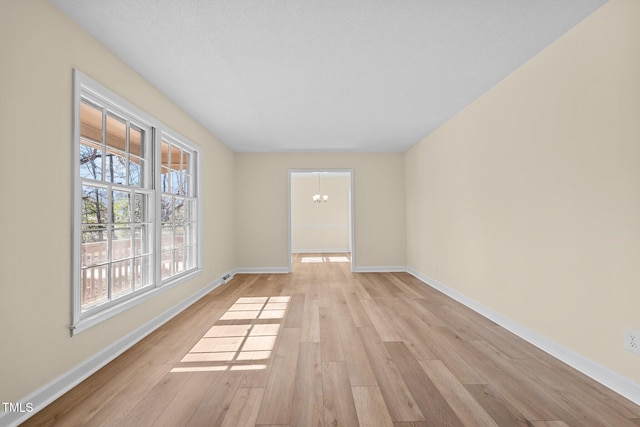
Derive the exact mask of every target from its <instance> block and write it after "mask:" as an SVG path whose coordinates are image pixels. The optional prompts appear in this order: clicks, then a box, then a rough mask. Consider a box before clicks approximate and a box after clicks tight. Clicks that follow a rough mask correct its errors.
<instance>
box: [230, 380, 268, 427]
mask: <svg viewBox="0 0 640 427" xmlns="http://www.w3.org/2000/svg"><path fill="white" fill-rule="evenodd" d="M263 395H264V389H263V388H240V389H238V391H236V394H235V396H234V397H233V400H232V401H231V405H229V410H228V411H227V414H226V416H225V417H224V420H223V421H222V425H221V427H253V426H255V425H256V421H257V420H258V412H259V411H260V404H261V403H262V396H263Z"/></svg>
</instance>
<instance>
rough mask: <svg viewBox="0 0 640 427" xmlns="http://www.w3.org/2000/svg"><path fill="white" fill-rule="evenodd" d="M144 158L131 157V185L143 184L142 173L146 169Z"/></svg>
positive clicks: (138, 185)
mask: <svg viewBox="0 0 640 427" xmlns="http://www.w3.org/2000/svg"><path fill="white" fill-rule="evenodd" d="M143 168H144V160H142V159H140V158H139V157H135V156H130V157H129V185H131V186H132V187H140V186H141V185H142V174H143V171H144V169H143Z"/></svg>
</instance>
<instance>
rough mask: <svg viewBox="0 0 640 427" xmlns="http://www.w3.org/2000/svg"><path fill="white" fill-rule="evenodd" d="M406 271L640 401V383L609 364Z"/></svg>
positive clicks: (628, 397)
mask: <svg viewBox="0 0 640 427" xmlns="http://www.w3.org/2000/svg"><path fill="white" fill-rule="evenodd" d="M406 271H407V273H409V274H411V275H413V276H414V277H416V278H417V279H418V280H420V281H421V282H423V283H425V284H426V285H428V286H431V287H432V288H434V289H436V290H438V291H440V292H442V293H443V294H445V295H447V296H449V297H451V298H453V299H454V300H456V301H458V302H459V303H461V304H464V305H466V306H467V307H469V308H470V309H472V310H473V311H475V312H477V313H478V314H481V315H482V316H484V317H486V318H487V319H490V320H492V321H494V322H495V323H497V324H498V325H500V326H502V327H503V328H505V329H507V330H508V331H510V332H512V333H514V334H516V335H517V336H519V337H520V338H522V339H523V340H525V341H527V342H529V343H531V344H533V345H535V346H536V347H538V348H539V349H541V350H543V351H545V352H546V353H549V354H550V355H551V356H553V357H555V358H556V359H559V360H561V361H562V362H564V363H566V364H567V365H569V366H571V367H572V368H574V369H577V370H578V371H580V372H582V373H583V374H585V375H587V376H588V377H590V378H592V379H594V380H595V381H597V382H599V383H600V384H602V385H604V386H605V387H608V388H610V389H611V390H613V391H615V392H616V393H618V394H620V395H622V396H624V397H626V398H627V399H629V400H630V401H632V402H634V403H636V404H638V405H640V384H637V383H635V382H633V381H631V380H629V379H628V378H625V377H623V376H622V375H620V374H618V373H616V372H613V371H612V370H610V369H609V368H606V367H604V366H602V365H600V364H598V363H596V362H594V361H593V360H590V359H587V358H586V357H584V356H582V355H581V354H579V353H576V352H575V351H573V350H570V349H568V348H566V347H564V346H563V345H561V344H558V343H557V342H555V341H553V340H551V339H549V338H547V337H545V336H544V335H541V334H539V333H537V332H535V331H532V330H531V329H529V328H527V327H526V326H523V325H521V324H519V323H517V322H515V321H513V320H511V319H509V318H508V317H506V316H504V315H502V314H500V313H498V312H496V311H494V310H492V309H490V308H489V307H486V306H484V305H482V304H480V303H479V302H477V301H475V300H473V299H471V298H469V297H467V296H465V295H463V294H461V293H459V292H458V291H456V290H454V289H451V288H449V287H448V286H445V285H443V284H442V283H440V282H438V281H437V280H435V279H432V278H431V277H429V276H426V275H424V274H422V273H420V272H418V271H416V270H414V269H412V268H407V269H406Z"/></svg>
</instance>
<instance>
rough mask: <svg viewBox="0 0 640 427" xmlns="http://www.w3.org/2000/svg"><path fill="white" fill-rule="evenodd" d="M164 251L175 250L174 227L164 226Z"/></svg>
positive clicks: (162, 247)
mask: <svg viewBox="0 0 640 427" xmlns="http://www.w3.org/2000/svg"><path fill="white" fill-rule="evenodd" d="M161 249H162V250H163V251H166V250H169V249H173V225H163V226H162V246H161Z"/></svg>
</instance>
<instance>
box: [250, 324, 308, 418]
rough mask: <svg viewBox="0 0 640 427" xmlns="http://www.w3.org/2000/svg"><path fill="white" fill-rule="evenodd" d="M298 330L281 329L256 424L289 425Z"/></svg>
mask: <svg viewBox="0 0 640 427" xmlns="http://www.w3.org/2000/svg"><path fill="white" fill-rule="evenodd" d="M299 343H300V330H299V329H295V328H283V329H282V330H281V336H280V340H279V342H278V346H277V348H276V354H275V358H274V360H273V365H272V367H271V375H269V381H268V382H267V386H266V388H265V391H264V396H263V398H262V404H261V405H260V412H259V414H258V424H289V423H290V421H291V402H292V400H293V390H294V385H295V372H296V366H297V364H298V350H299Z"/></svg>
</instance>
